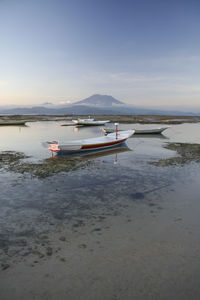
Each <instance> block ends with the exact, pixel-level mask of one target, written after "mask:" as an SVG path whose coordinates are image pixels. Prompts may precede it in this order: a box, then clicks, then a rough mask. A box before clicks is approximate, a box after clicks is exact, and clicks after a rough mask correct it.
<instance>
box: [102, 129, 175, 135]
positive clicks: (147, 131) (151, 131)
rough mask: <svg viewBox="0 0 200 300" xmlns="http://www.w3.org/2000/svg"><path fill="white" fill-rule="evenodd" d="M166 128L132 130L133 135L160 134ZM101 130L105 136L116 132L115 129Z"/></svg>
mask: <svg viewBox="0 0 200 300" xmlns="http://www.w3.org/2000/svg"><path fill="white" fill-rule="evenodd" d="M168 128H169V127H160V128H146V129H134V130H135V134H160V133H162V132H163V131H164V130H166V129H168ZM102 130H103V132H104V133H105V134H108V133H111V132H115V131H116V129H115V128H102ZM119 132H120V130H119Z"/></svg>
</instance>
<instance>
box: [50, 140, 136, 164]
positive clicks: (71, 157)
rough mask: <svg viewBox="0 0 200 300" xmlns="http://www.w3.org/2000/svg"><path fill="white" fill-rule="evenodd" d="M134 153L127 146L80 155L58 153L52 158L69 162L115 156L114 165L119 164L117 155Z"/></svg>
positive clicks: (85, 152) (86, 152) (81, 153)
mask: <svg viewBox="0 0 200 300" xmlns="http://www.w3.org/2000/svg"><path fill="white" fill-rule="evenodd" d="M127 151H132V150H131V149H130V148H129V147H128V146H127V145H126V144H123V145H119V146H115V147H112V148H110V149H101V150H93V151H84V152H79V153H74V154H73V153H66V152H58V153H56V155H54V156H52V158H53V159H56V158H60V157H63V158H66V159H67V160H75V159H79V160H80V159H81V160H82V159H96V158H98V157H103V156H108V155H115V161H114V163H115V164H116V163H117V154H119V153H122V152H127Z"/></svg>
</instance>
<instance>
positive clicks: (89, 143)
mask: <svg viewBox="0 0 200 300" xmlns="http://www.w3.org/2000/svg"><path fill="white" fill-rule="evenodd" d="M134 132H135V131H134V130H126V131H120V132H118V133H117V134H116V133H110V134H108V135H106V136H100V137H97V138H89V139H82V140H74V141H73V140H72V141H68V142H65V143H59V142H57V141H53V142H47V144H48V149H49V150H50V151H52V152H70V153H74V152H82V151H91V150H100V149H108V148H111V147H114V146H117V145H120V144H122V143H123V142H125V141H126V140H127V139H128V138H129V137H130V136H132V135H133V134H134Z"/></svg>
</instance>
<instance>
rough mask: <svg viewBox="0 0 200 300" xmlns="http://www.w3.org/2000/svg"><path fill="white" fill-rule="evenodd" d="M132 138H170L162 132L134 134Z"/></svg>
mask: <svg viewBox="0 0 200 300" xmlns="http://www.w3.org/2000/svg"><path fill="white" fill-rule="evenodd" d="M131 138H144V139H146V138H147V139H149V138H150V139H164V140H168V139H169V138H168V137H167V136H166V135H163V134H162V133H160V134H133V135H132V136H131Z"/></svg>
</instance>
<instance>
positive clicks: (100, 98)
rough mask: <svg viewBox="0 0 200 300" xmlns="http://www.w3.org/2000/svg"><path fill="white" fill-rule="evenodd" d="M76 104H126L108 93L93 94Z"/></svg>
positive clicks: (108, 105)
mask: <svg viewBox="0 0 200 300" xmlns="http://www.w3.org/2000/svg"><path fill="white" fill-rule="evenodd" d="M75 104H76V105H92V106H105V107H110V106H115V105H126V104H125V103H123V102H121V101H119V100H117V99H115V98H113V97H112V96H108V95H99V94H96V95H92V96H90V97H89V98H86V99H84V100H81V101H78V102H76V103H75Z"/></svg>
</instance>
